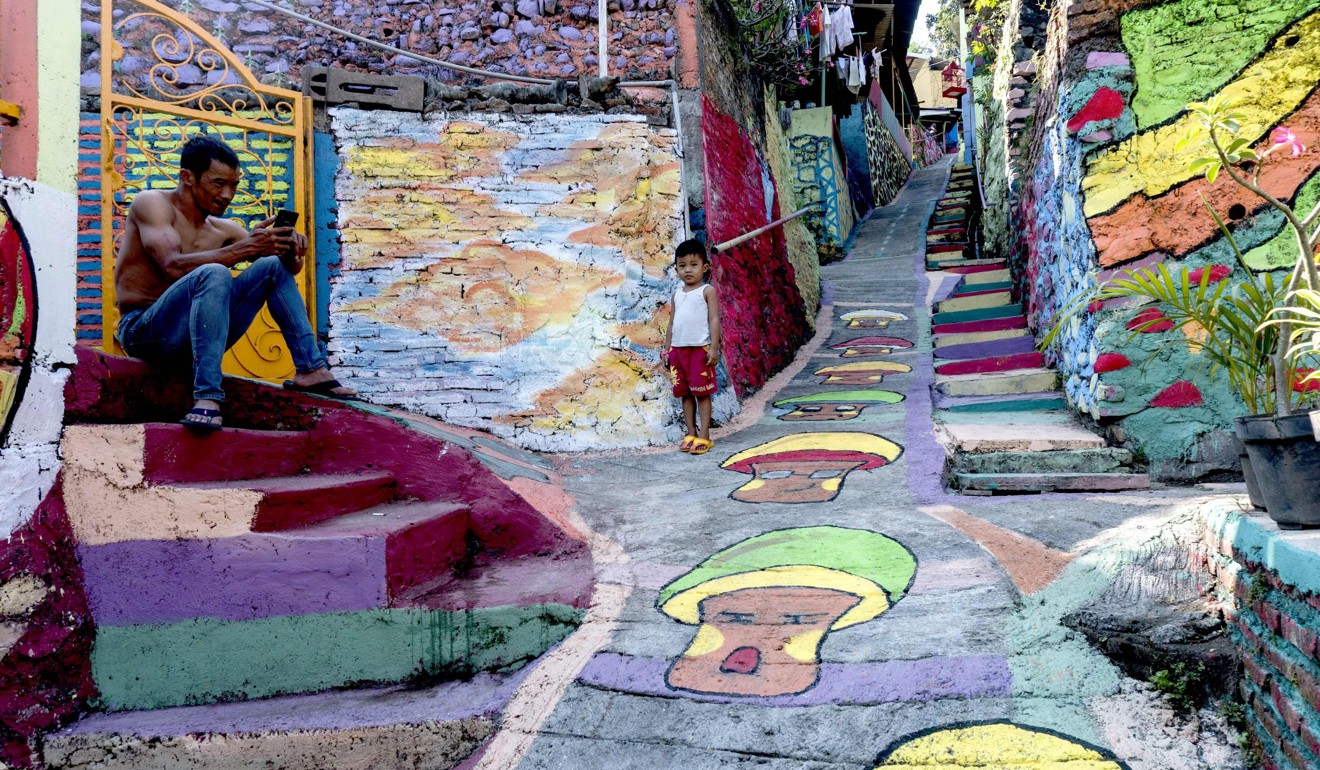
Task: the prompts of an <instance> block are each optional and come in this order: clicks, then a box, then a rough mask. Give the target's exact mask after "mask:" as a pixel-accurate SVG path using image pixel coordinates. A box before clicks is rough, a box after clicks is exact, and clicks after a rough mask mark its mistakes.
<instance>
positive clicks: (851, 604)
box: [657, 526, 917, 697]
mask: <svg viewBox="0 0 1320 770" xmlns="http://www.w3.org/2000/svg"><path fill="white" fill-rule="evenodd" d="M916 571H917V560H916V557H914V556H913V555H912V553H911V552H910V551H908V550H907V548H905V547H904V546H903V544H902V543H899V542H898V541H896V540H893V539H891V538H889V537H886V536H885V535H882V534H879V533H877V532H871V531H868V530H862V529H850V528H846V527H834V526H820V527H799V528H793V529H781V530H774V531H771V532H765V533H763V534H760V535H757V536H755V537H752V538H749V539H747V540H744V541H742V542H740V543H737V544H736V545H733V546H730V547H728V548H725V549H724V550H722V551H719V552H718V553H716V554H714V555H712V556H710V557H709V558H708V559H706V560H705V561H704V562H702V563H701V564H700V565H699V566H697V567H696V568H695V569H693V570H692V571H690V572H688V573H687V574H685V575H683V576H682V577H679V578H677V579H676V580H674V581H673V582H671V583H669V584H668V585H666V586H665V587H664V588H662V589H661V590H660V597H659V600H658V602H657V607H658V608H659V610H660V611H661V612H663V613H664V614H666V615H668V616H669V617H671V618H673V619H674V620H676V621H678V622H680V623H685V624H687V625H693V626H697V633H696V635H695V637H694V638H693V639H692V642H691V643H690V644H689V645H688V648H687V649H686V650H684V652H683V654H682V655H681V656H679V657H678V658H677V659H676V660H675V661H674V663H673V664H672V665H671V666H670V668H669V671H668V673H667V674H666V675H665V683H666V684H667V685H668V686H669V687H670V688H672V689H676V690H688V691H693V692H702V693H717V694H722V695H738V696H762V697H764V696H776V695H791V694H797V693H802V692H805V691H807V690H809V689H811V688H812V687H813V686H815V684H816V682H817V680H818V679H819V677H820V648H821V644H822V643H823V642H824V640H825V637H826V635H828V634H830V633H832V632H834V631H838V630H839V629H843V628H847V627H849V626H854V625H857V624H859V623H865V622H867V621H870V620H874V619H876V618H877V617H879V616H880V615H881V614H883V613H884V612H886V611H887V610H888V609H889V608H890V607H892V606H893V605H894V604H895V603H896V602H897V601H898V600H899V599H902V598H903V596H904V595H905V594H906V593H907V591H908V588H909V587H910V586H911V585H912V581H913V580H914V579H915V577H916Z"/></svg>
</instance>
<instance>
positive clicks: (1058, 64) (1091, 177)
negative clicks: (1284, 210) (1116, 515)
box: [987, 0, 1320, 478]
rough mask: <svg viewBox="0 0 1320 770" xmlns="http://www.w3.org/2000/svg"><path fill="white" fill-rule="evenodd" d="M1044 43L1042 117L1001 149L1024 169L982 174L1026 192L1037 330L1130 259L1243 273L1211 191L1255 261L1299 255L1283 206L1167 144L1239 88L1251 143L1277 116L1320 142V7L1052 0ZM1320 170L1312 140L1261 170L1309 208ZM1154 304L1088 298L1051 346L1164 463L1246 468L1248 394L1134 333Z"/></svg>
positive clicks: (1266, 264)
mask: <svg viewBox="0 0 1320 770" xmlns="http://www.w3.org/2000/svg"><path fill="white" fill-rule="evenodd" d="M1138 5H1141V6H1142V7H1136V6H1138ZM1230 5H1232V4H1230ZM1248 17H1249V18H1248ZM1193 28H1195V32H1194V33H1193V32H1192V31H1191V30H1192V29H1193ZM1048 41H1049V42H1048V45H1047V46H1046V50H1045V51H1044V55H1043V56H1042V57H1041V58H1040V59H1039V60H1038V62H1037V63H1033V72H1032V78H1031V82H1030V83H1028V84H1027V86H1028V89H1027V90H1029V91H1030V93H1028V94H1026V95H1024V96H1023V97H1022V98H1023V99H1024V100H1025V101H1026V102H1029V103H1031V104H1032V105H1033V106H1032V110H1031V113H1030V115H1029V117H1030V120H1029V121H1027V118H1022V120H1024V121H1027V122H1029V123H1030V140H1029V141H1026V142H1023V143H1020V146H1022V147H1025V148H1026V152H1025V153H1024V154H1022V155H1020V156H1019V158H1018V160H1017V161H1015V162H1014V161H1010V160H1009V159H1007V158H1005V159H1002V160H997V161H995V162H996V163H999V164H1001V165H1003V166H1004V167H1005V168H1006V169H1008V171H1005V172H1004V174H1003V176H1004V178H1005V179H1008V178H1009V176H1010V175H1011V173H1012V171H1011V169H1012V168H1016V167H1020V168H1022V169H1023V170H1022V172H1021V174H1020V177H1019V178H1018V179H1017V180H1016V181H1015V182H1013V183H1012V184H1011V185H1008V183H1007V182H1003V183H1001V182H995V181H994V180H993V179H991V178H990V175H989V174H988V175H987V185H988V186H990V187H995V186H998V189H1000V190H1004V189H1011V190H1012V193H1011V194H1012V195H1013V196H1016V197H1014V198H1013V199H1012V209H1011V211H1010V216H1009V219H1008V222H1009V226H1008V228H1007V230H1008V238H1009V240H1008V248H1009V255H1010V257H1011V258H1012V263H1013V265H1014V267H1015V268H1016V269H1017V270H1018V272H1019V275H1018V279H1019V281H1020V288H1021V290H1022V292H1023V295H1024V299H1025V301H1026V303H1027V306H1028V308H1029V315H1030V317H1031V319H1032V323H1033V325H1034V326H1035V327H1036V328H1037V330H1038V331H1043V330H1044V329H1045V328H1046V327H1048V325H1049V323H1050V321H1051V319H1052V318H1053V316H1054V314H1055V313H1056V312H1057V311H1058V310H1059V309H1060V308H1061V307H1063V306H1064V305H1066V304H1067V303H1068V302H1069V301H1070V300H1071V299H1072V298H1074V297H1075V296H1077V295H1078V294H1079V293H1081V292H1083V291H1086V290H1088V289H1090V288H1092V287H1094V286H1095V285H1097V284H1098V283H1099V282H1102V281H1104V280H1107V279H1108V278H1110V277H1111V276H1113V275H1115V274H1116V273H1117V272H1119V271H1122V270H1125V269H1131V268H1135V267H1149V266H1154V265H1157V264H1161V263H1163V264H1166V265H1167V266H1168V267H1169V268H1170V269H1174V270H1176V269H1178V268H1179V267H1181V266H1184V265H1185V266H1187V267H1190V268H1200V267H1206V268H1210V269H1213V271H1214V273H1213V274H1214V275H1215V276H1216V277H1220V276H1222V277H1223V279H1224V280H1230V281H1240V280H1243V279H1244V277H1245V275H1244V273H1243V271H1242V270H1241V268H1239V267H1238V266H1237V259H1236V257H1235V256H1234V254H1233V251H1232V249H1231V245H1230V244H1229V242H1228V240H1227V239H1225V238H1224V237H1222V235H1221V234H1220V232H1219V230H1218V227H1217V226H1216V224H1215V222H1214V220H1213V218H1212V217H1211V216H1210V215H1209V213H1208V212H1207V211H1206V210H1205V204H1204V203H1203V200H1202V199H1203V197H1204V200H1205V201H1208V202H1209V204H1210V205H1211V206H1212V207H1213V208H1214V209H1215V210H1216V211H1217V212H1218V213H1219V214H1220V215H1221V216H1223V217H1224V218H1225V220H1226V221H1228V222H1229V225H1230V227H1231V228H1232V232H1233V235H1234V238H1235V240H1236V241H1237V244H1238V245H1239V246H1240V247H1241V248H1242V250H1243V252H1244V258H1245V261H1246V262H1247V264H1249V265H1250V266H1251V267H1252V269H1253V270H1256V271H1268V270H1272V269H1276V268H1278V267H1279V266H1281V265H1284V264H1287V263H1288V261H1289V260H1290V259H1291V256H1292V254H1293V249H1294V248H1295V247H1294V246H1292V244H1290V242H1289V241H1290V239H1291V236H1290V234H1289V231H1288V230H1286V229H1285V228H1284V226H1283V225H1284V223H1283V220H1282V218H1281V217H1280V216H1279V215H1278V214H1276V213H1274V212H1273V211H1271V210H1269V209H1267V208H1266V205H1265V204H1264V203H1263V202H1262V201H1260V200H1259V199H1257V198H1255V197H1254V196H1251V195H1250V194H1249V193H1244V192H1242V191H1240V190H1239V189H1238V188H1237V187H1236V185H1234V184H1233V183H1232V181H1231V180H1229V179H1228V178H1227V176H1226V175H1221V177H1220V178H1219V180H1217V181H1216V182H1215V183H1213V184H1211V183H1208V182H1206V181H1205V180H1204V179H1203V178H1199V177H1197V176H1196V175H1193V174H1191V173H1190V172H1188V171H1187V166H1188V163H1189V162H1190V156H1189V155H1187V154H1179V153H1175V152H1171V151H1170V149H1169V148H1171V147H1172V146H1173V145H1174V143H1175V142H1176V140H1177V139H1178V138H1179V137H1181V135H1182V133H1183V131H1184V128H1185V125H1186V124H1187V122H1188V121H1190V120H1191V117H1190V116H1189V115H1188V113H1187V111H1186V109H1185V104H1186V102H1187V101H1192V100H1197V99H1205V98H1208V97H1210V96H1213V95H1215V94H1217V93H1225V92H1229V93H1236V94H1238V95H1240V96H1242V97H1244V98H1245V105H1246V106H1245V109H1246V112H1247V115H1248V120H1247V121H1246V123H1247V125H1248V126H1249V128H1248V129H1247V130H1248V135H1249V138H1250V139H1251V140H1252V141H1253V142H1265V141H1268V134H1269V131H1270V129H1272V128H1273V127H1274V126H1277V125H1287V126H1289V127H1293V128H1295V129H1297V130H1298V133H1299V135H1300V136H1302V140H1303V142H1305V143H1307V144H1308V145H1309V144H1312V143H1313V142H1315V141H1317V140H1320V96H1316V95H1315V94H1314V93H1313V91H1314V85H1315V83H1316V82H1317V80H1320V59H1318V58H1317V57H1316V56H1315V55H1314V51H1315V50H1317V49H1318V48H1320V15H1317V13H1316V10H1315V4H1314V3H1310V4H1297V3H1285V4H1282V5H1279V6H1271V8H1270V9H1269V10H1268V12H1264V13H1255V12H1253V11H1251V9H1248V8H1246V7H1243V6H1236V5H1234V6H1232V7H1231V8H1230V7H1228V6H1224V5H1221V4H1219V3H1214V2H1210V0H1174V1H1173V2H1167V3H1163V4H1160V5H1154V6H1146V5H1143V4H1137V3H1132V2H1123V3H1096V2H1073V3H1071V4H1068V5H1060V6H1058V7H1056V8H1055V9H1054V12H1053V16H1052V17H1051V20H1050V23H1049V32H1048ZM1193 48H1194V49H1196V50H1195V51H1192V49H1193ZM1206 52H1218V53H1206ZM1037 67H1039V72H1038V73H1037V72H1035V69H1036V68H1037ZM1169 72H1176V73H1177V74H1178V77H1171V76H1170V75H1169ZM1264 84H1268V86H1266V85H1264ZM992 154H993V153H992ZM987 157H989V156H987ZM1015 164H1016V165H1015ZM1317 167H1320V155H1317V154H1316V153H1315V152H1309V153H1305V154H1303V155H1301V156H1299V157H1298V158H1283V159H1280V160H1279V161H1278V162H1277V163H1273V164H1271V172H1270V173H1269V174H1267V175H1266V176H1265V177H1264V178H1263V180H1264V181H1265V183H1266V187H1267V189H1270V190H1271V192H1273V193H1274V194H1275V195H1277V196H1278V197H1280V198H1283V199H1294V200H1295V201H1298V203H1297V204H1296V205H1297V206H1298V207H1299V208H1301V209H1302V210H1304V211H1305V210H1309V208H1310V206H1311V205H1312V204H1313V203H1314V202H1315V201H1316V200H1320V179H1317V178H1316V176H1315V173H1314V172H1315V170H1316V169H1317ZM1005 185H1008V187H1005ZM987 192H988V194H989V195H990V196H991V197H994V196H995V195H997V194H999V193H997V192H993V191H991V190H987ZM990 226H991V227H992V228H993V227H994V226H995V225H994V223H993V222H991V223H990ZM1142 312H1147V313H1149V312H1153V311H1152V310H1151V309H1149V308H1139V307H1131V306H1126V307H1125V306H1122V305H1120V304H1110V305H1108V306H1105V307H1099V308H1092V309H1091V310H1090V311H1089V312H1088V313H1087V314H1086V315H1085V316H1084V317H1083V318H1081V319H1080V321H1079V323H1078V324H1076V325H1074V326H1072V327H1070V328H1068V329H1066V330H1065V331H1064V334H1063V335H1062V337H1061V340H1060V344H1059V345H1058V346H1056V348H1055V349H1054V350H1052V351H1051V353H1050V355H1051V358H1052V360H1053V361H1054V363H1056V365H1057V366H1058V368H1059V369H1060V371H1061V373H1062V374H1063V376H1064V380H1065V387H1066V390H1067V392H1068V396H1069V398H1070V400H1071V401H1072V402H1073V403H1074V404H1075V406H1076V407H1077V408H1078V409H1079V410H1080V411H1084V412H1087V413H1089V414H1090V415H1091V416H1092V417H1094V418H1096V419H1098V420H1099V421H1100V422H1101V423H1102V424H1103V425H1106V426H1108V427H1109V429H1110V431H1111V435H1112V436H1113V437H1114V438H1116V439H1118V440H1120V441H1127V442H1129V443H1130V445H1131V446H1133V447H1134V448H1136V449H1139V450H1140V451H1142V452H1143V453H1144V454H1145V455H1146V457H1147V458H1148V459H1149V461H1150V464H1151V470H1152V472H1153V473H1154V474H1155V475H1156V476H1159V477H1165V478H1196V477H1199V476H1202V475H1204V474H1207V473H1211V472H1214V471H1216V470H1220V469H1233V468H1236V467H1237V460H1236V456H1237V450H1236V443H1235V440H1234V439H1233V438H1232V435H1231V419H1232V418H1233V417H1234V416H1238V415H1241V414H1244V413H1245V412H1246V408H1245V406H1244V405H1243V404H1242V403H1241V402H1240V401H1239V399H1238V398H1237V397H1236V396H1235V395H1233V394H1232V393H1231V392H1229V390H1228V387H1227V383H1226V382H1225V381H1224V379H1223V378H1220V379H1218V380H1216V379H1214V378H1212V377H1211V376H1210V375H1211V371H1210V368H1209V366H1208V365H1207V362H1205V361H1204V360H1202V357H1201V356H1200V355H1198V354H1196V352H1195V351H1189V350H1188V349H1187V346H1185V345H1182V344H1169V343H1171V342H1173V343H1177V342H1178V341H1177V340H1176V339H1173V338H1171V335H1180V334H1183V332H1180V331H1177V330H1161V329H1159V328H1156V329H1154V330H1152V331H1150V332H1149V333H1142V334H1135V335H1134V334H1132V332H1131V330H1130V329H1129V327H1130V326H1131V325H1132V324H1133V323H1134V319H1135V318H1136V317H1137V315H1138V314H1139V313H1142Z"/></svg>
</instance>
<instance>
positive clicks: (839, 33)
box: [830, 5, 853, 51]
mask: <svg viewBox="0 0 1320 770" xmlns="http://www.w3.org/2000/svg"><path fill="white" fill-rule="evenodd" d="M830 17H831V18H830V29H831V31H832V32H833V34H834V50H835V51H846V50H847V49H848V46H850V45H852V43H853V34H852V33H853V17H852V9H851V8H849V7H848V6H846V5H841V6H839V7H838V8H836V9H835V10H834V13H832V14H830Z"/></svg>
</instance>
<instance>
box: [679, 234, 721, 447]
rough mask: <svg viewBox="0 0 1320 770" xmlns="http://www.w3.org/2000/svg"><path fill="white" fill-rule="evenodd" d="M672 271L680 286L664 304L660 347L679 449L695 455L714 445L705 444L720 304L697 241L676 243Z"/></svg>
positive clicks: (716, 359) (717, 348) (707, 441)
mask: <svg viewBox="0 0 1320 770" xmlns="http://www.w3.org/2000/svg"><path fill="white" fill-rule="evenodd" d="M674 269H675V270H676V271H677V272H678V277H679V279H681V280H682V281H683V285H682V286H680V287H679V288H678V290H677V291H675V292H674V296H673V298H672V299H670V301H669V318H670V322H669V329H668V331H666V332H665V347H666V348H668V349H669V352H668V353H667V354H666V361H667V363H668V364H669V377H670V379H671V380H672V381H673V383H674V396H675V397H676V398H681V399H683V420H684V422H686V423H687V435H686V436H684V437H683V443H682V444H679V445H678V448H679V449H680V450H681V451H684V452H688V453H689V454H694V455H700V454H705V453H706V452H709V451H710V448H711V447H713V446H715V442H714V441H711V440H710V399H711V396H713V395H715V364H716V363H718V362H719V360H720V303H719V299H718V298H717V297H716V296H715V287H713V286H711V285H710V284H708V283H706V277H707V275H708V274H709V273H710V260H708V259H707V258H706V247H705V246H703V245H702V243H701V241H699V240H696V239H695V238H693V239H690V240H686V241H683V242H682V243H680V244H678V248H677V249H676V250H675V252H674ZM698 415H699V416H700V423H698V422H697V420H698Z"/></svg>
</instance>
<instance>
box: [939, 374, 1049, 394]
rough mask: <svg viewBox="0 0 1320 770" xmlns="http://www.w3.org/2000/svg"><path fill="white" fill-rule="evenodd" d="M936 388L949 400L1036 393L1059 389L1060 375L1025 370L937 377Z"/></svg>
mask: <svg viewBox="0 0 1320 770" xmlns="http://www.w3.org/2000/svg"><path fill="white" fill-rule="evenodd" d="M935 387H936V389H938V390H939V391H940V392H941V393H943V394H945V395H947V396H994V395H1000V394H1009V393H1035V392H1037V391H1041V390H1055V389H1056V388H1058V387H1059V373H1058V372H1056V371H1054V370H1053V369H1022V370H1019V371H1014V372H994V373H990V374H961V375H954V376H940V375H936V376H935Z"/></svg>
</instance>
